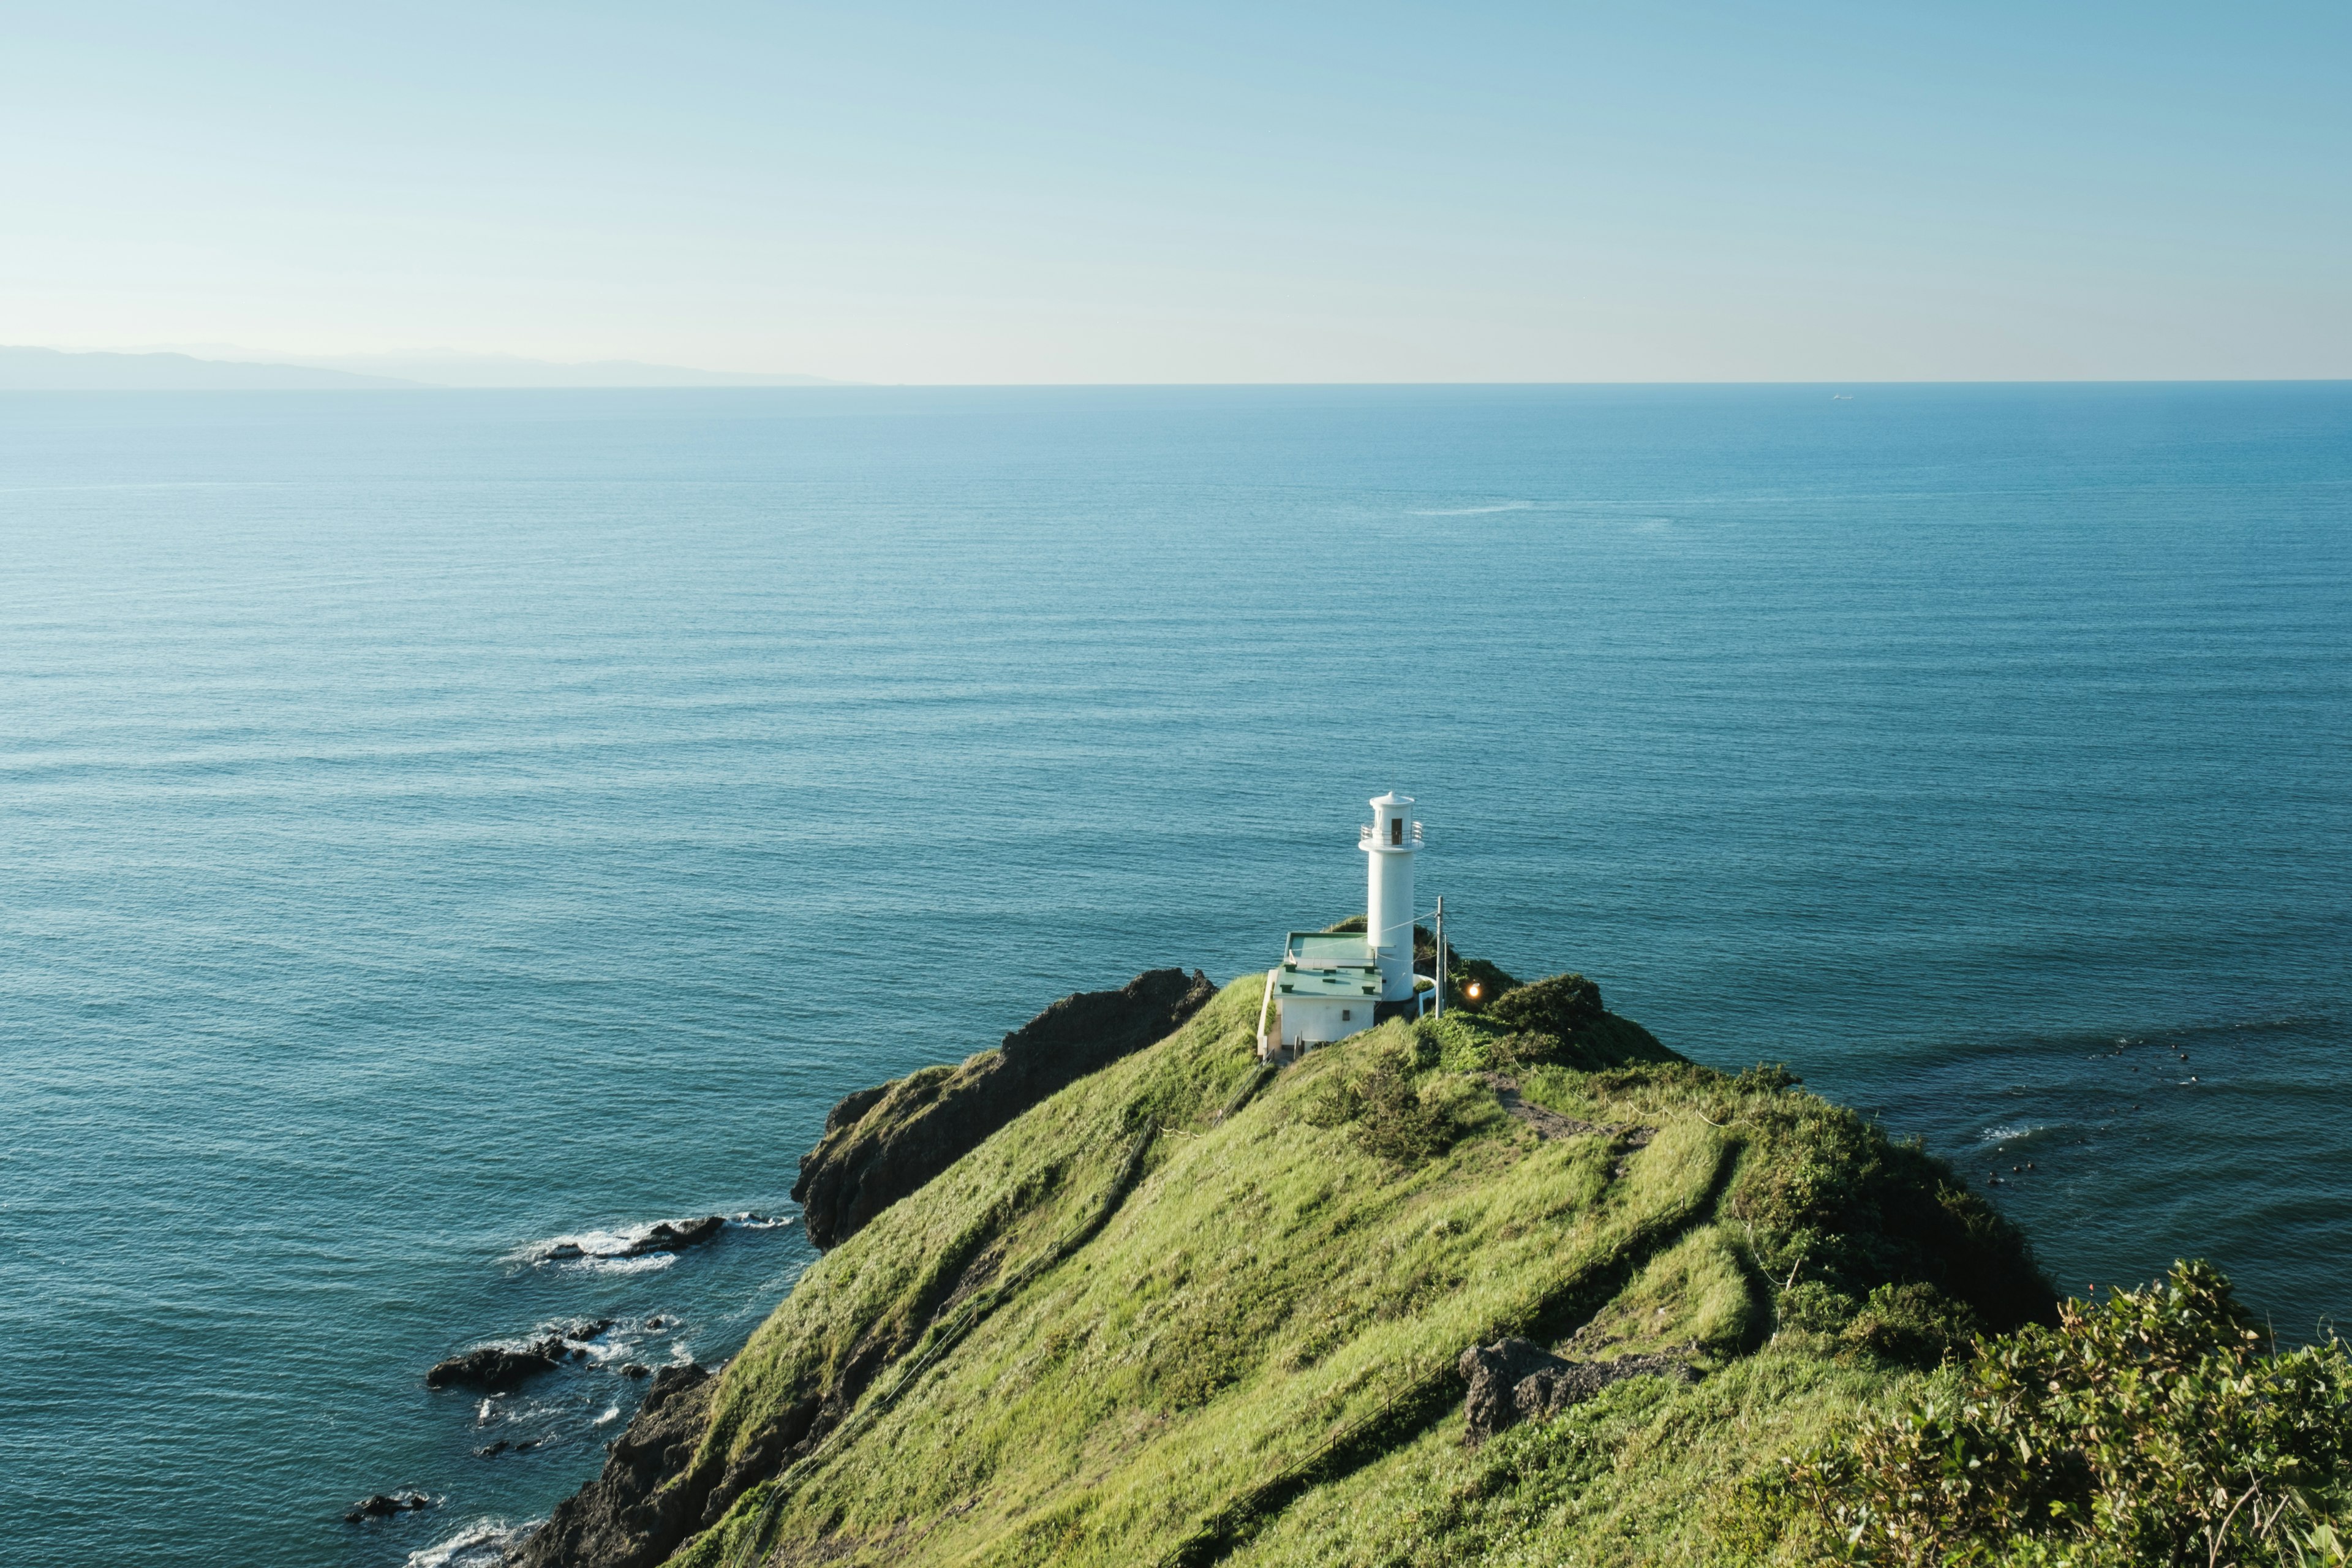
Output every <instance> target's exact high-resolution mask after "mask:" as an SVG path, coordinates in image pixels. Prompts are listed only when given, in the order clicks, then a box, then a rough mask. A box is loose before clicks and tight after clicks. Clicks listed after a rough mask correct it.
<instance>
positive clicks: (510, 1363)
mask: <svg viewBox="0 0 2352 1568" xmlns="http://www.w3.org/2000/svg"><path fill="white" fill-rule="evenodd" d="M563 1353H564V1345H563V1342H562V1340H559V1339H554V1338H549V1339H544V1340H541V1341H540V1342H538V1343H537V1344H535V1345H531V1346H530V1347H528V1348H526V1349H523V1350H519V1351H510V1350H507V1349H505V1348H504V1347H502V1346H499V1345H484V1346H483V1347H482V1348H481V1349H479V1350H472V1351H467V1352H465V1354H463V1355H453V1356H451V1357H450V1358H449V1359H448V1360H447V1361H445V1362H441V1363H437V1364H436V1365H435V1366H434V1368H433V1370H432V1371H430V1372H428V1373H425V1387H427V1388H479V1389H484V1390H487V1391H488V1392H489V1393H492V1394H504V1393H505V1392H506V1391H507V1390H509V1389H510V1388H516V1387H519V1386H520V1385H521V1384H522V1381H523V1380H524V1379H525V1378H529V1377H536V1376H538V1375H539V1374H540V1373H542V1372H553V1371H554V1370H555V1366H556V1363H558V1362H559V1361H561V1360H562V1359H563Z"/></svg>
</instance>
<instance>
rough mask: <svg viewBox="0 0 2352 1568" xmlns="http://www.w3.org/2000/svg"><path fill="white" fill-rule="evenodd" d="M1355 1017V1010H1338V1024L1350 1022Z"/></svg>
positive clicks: (1348, 1008) (1344, 1008) (1350, 1008)
mask: <svg viewBox="0 0 2352 1568" xmlns="http://www.w3.org/2000/svg"><path fill="white" fill-rule="evenodd" d="M1355 1016H1356V1010H1355V1009H1354V1008H1352V1007H1342V1008H1340V1009H1339V1022H1341V1023H1342V1024H1346V1023H1350V1022H1352V1021H1353V1020H1354V1018H1355Z"/></svg>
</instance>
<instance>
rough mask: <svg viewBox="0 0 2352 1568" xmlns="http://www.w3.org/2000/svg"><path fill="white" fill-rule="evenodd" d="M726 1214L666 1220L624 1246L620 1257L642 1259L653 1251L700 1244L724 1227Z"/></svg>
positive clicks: (672, 1250) (668, 1250)
mask: <svg viewBox="0 0 2352 1568" xmlns="http://www.w3.org/2000/svg"><path fill="white" fill-rule="evenodd" d="M726 1224H727V1216H726V1215H715V1214H713V1215H703V1216H702V1217H701V1218H700V1219H681V1220H675V1221H672V1220H664V1221H662V1222H661V1223H660V1224H659V1225H656V1226H654V1227H653V1229H651V1230H649V1231H647V1232H646V1233H645V1235H643V1236H641V1237H637V1238H636V1239H635V1241H633V1242H631V1243H629V1245H628V1246H627V1247H625V1248H623V1249H622V1251H621V1252H620V1253H619V1254H618V1256H620V1257H623V1258H643V1257H645V1256H646V1254H648V1253H653V1252H676V1251H677V1250H678V1249H679V1248H680V1247H699V1246H701V1245H702V1244H703V1243H704V1242H706V1241H709V1239H710V1238H711V1237H714V1236H717V1235H718V1234H719V1231H720V1230H721V1229H722V1228H724V1227H725V1226H726Z"/></svg>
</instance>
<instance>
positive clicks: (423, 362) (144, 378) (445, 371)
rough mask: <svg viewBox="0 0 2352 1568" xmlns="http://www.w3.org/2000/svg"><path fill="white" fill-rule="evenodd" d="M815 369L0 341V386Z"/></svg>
mask: <svg viewBox="0 0 2352 1568" xmlns="http://www.w3.org/2000/svg"><path fill="white" fill-rule="evenodd" d="M845 384H846V383H843V382H835V381H827V380H826V379H824V377H822V376H814V375H765V374H749V373H744V372H738V371H721V370H696V369H692V368H690V367H688V366H685V365H672V364H646V363H642V362H640V361H636V360H617V359H616V360H593V361H590V362H587V363H580V364H561V363H554V362H552V361H548V360H534V359H521V358H518V357H515V356H513V355H508V354H457V353H449V354H415V355H355V356H350V357H344V358H337V359H332V360H322V361H319V362H316V363H257V362H250V361H245V360H226V359H200V358H198V357H196V356H195V355H193V354H184V353H97V352H91V353H76V352H71V351H68V350H62V349H47V348H27V347H0V392H235V391H332V390H359V389H366V388H399V387H410V388H427V387H564V386H579V387H591V386H637V387H654V386H840V385H845Z"/></svg>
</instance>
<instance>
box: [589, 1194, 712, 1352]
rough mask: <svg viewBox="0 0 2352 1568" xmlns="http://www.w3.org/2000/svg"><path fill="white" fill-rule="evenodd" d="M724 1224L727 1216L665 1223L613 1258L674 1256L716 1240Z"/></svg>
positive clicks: (709, 1216)
mask: <svg viewBox="0 0 2352 1568" xmlns="http://www.w3.org/2000/svg"><path fill="white" fill-rule="evenodd" d="M726 1224H727V1216H726V1215H716V1214H714V1215H703V1216H702V1217H701V1218H700V1219H681V1220H667V1219H666V1220H664V1221H662V1222H661V1223H660V1224H659V1225H656V1226H654V1227H653V1229H651V1230H649V1231H647V1232H646V1233H645V1235H643V1236H641V1237H637V1238H636V1239H635V1241H633V1242H631V1243H629V1245H628V1246H627V1247H624V1248H623V1249H622V1250H621V1251H620V1252H619V1253H617V1254H615V1255H614V1256H616V1257H620V1258H643V1257H645V1256H646V1254H647V1253H651V1252H676V1251H677V1249H678V1248H680V1247H698V1246H700V1245H701V1244H702V1243H704V1242H706V1241H709V1239H710V1238H711V1237H714V1236H717V1235H718V1234H719V1231H720V1230H721V1229H722V1228H724V1227H725V1226H726ZM607 1326H608V1327H609V1326H610V1325H609V1324H608V1325H607Z"/></svg>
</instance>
